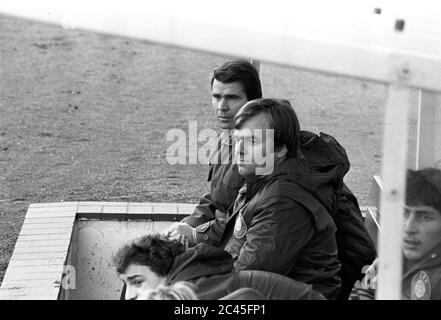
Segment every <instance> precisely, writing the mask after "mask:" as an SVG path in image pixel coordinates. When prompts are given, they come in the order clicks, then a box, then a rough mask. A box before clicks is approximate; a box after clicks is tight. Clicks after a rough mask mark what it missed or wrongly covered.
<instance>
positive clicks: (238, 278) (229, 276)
mask: <svg viewBox="0 0 441 320" xmlns="http://www.w3.org/2000/svg"><path fill="white" fill-rule="evenodd" d="M232 268H233V259H232V257H231V255H230V254H229V253H228V252H226V251H224V250H222V249H219V248H216V247H214V246H211V245H207V244H204V243H201V244H198V245H196V246H195V247H192V248H189V249H187V250H186V251H185V252H184V253H182V254H180V255H179V256H177V257H176V258H175V260H174V261H173V264H172V267H171V268H170V271H169V273H168V276H167V280H166V281H167V284H173V283H175V282H178V281H189V282H192V283H194V284H195V285H196V287H197V292H196V293H197V295H198V297H199V298H200V299H202V300H215V299H220V298H222V297H225V296H226V295H228V294H231V293H233V292H236V290H238V289H241V288H252V289H254V290H257V292H259V293H260V294H261V295H262V296H263V297H265V298H266V299H271V300H275V299H278V300H279V299H287V300H322V299H324V297H323V296H322V295H320V294H319V293H317V292H315V291H314V290H313V289H312V286H311V285H308V284H305V283H301V282H297V281H294V280H291V279H289V278H286V277H283V276H281V275H278V274H273V273H270V272H263V271H254V270H247V271H232Z"/></svg>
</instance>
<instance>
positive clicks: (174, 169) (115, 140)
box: [0, 16, 386, 282]
mask: <svg viewBox="0 0 441 320" xmlns="http://www.w3.org/2000/svg"><path fill="white" fill-rule="evenodd" d="M0 30H1V33H0V54H1V56H0V282H1V280H2V278H3V275H4V272H5V270H6V267H7V264H8V261H9V258H10V255H11V254H12V251H13V248H14V243H15V241H16V238H17V236H18V233H19V231H20V228H21V224H22V222H23V218H24V215H25V212H26V209H27V207H28V205H29V204H30V203H35V202H53V201H67V200H99V201H105V200H109V201H158V202H189V203H194V202H197V201H198V198H199V196H200V195H202V194H203V193H204V192H206V191H207V190H208V184H207V183H206V181H205V178H206V173H207V172H206V171H207V170H206V167H205V166H204V165H175V166H172V165H169V164H168V163H167V162H166V159H165V152H166V150H167V147H168V146H169V145H170V142H167V141H166V140H165V136H166V133H167V131H168V130H170V129H172V128H181V129H184V130H187V128H188V122H189V121H191V120H197V121H198V128H199V130H201V129H203V128H210V127H213V126H214V124H215V122H214V120H213V112H212V110H211V107H210V100H211V99H210V87H209V79H210V71H211V70H212V68H213V67H214V66H217V65H219V64H221V63H222V62H224V61H225V60H226V59H228V58H229V57H223V56H217V55H213V54H207V53H200V52H194V51H189V50H183V49H179V48H173V47H166V46H162V45H157V44H152V43H149V42H146V41H138V40H132V39H125V38H119V37H112V36H108V35H99V34H95V33H92V32H87V31H79V30H64V29H62V28H61V27H58V26H52V25H46V24H41V23H37V22H32V21H26V20H21V19H15V18H11V17H6V16H0ZM261 77H262V84H263V90H264V96H267V97H270V96H273V97H281V98H287V99H289V100H290V101H291V102H292V103H293V105H294V106H295V109H296V111H297V113H298V115H299V118H300V120H301V125H302V127H303V129H307V130H312V131H315V132H318V131H323V132H326V133H329V134H331V135H333V136H335V137H336V138H337V139H338V140H339V141H340V142H341V144H342V145H343V146H344V147H346V150H347V152H348V155H349V157H350V160H351V163H352V168H351V171H350V173H349V174H348V175H347V177H346V182H347V184H348V185H349V186H350V187H351V188H352V189H353V191H354V192H355V194H356V195H357V196H358V197H359V200H360V203H362V204H370V202H371V199H370V198H369V191H370V185H371V178H372V175H373V174H377V173H379V172H380V165H381V141H382V140H381V133H382V121H383V108H384V107H383V105H384V102H385V99H386V89H385V87H384V86H382V85H380V84H373V83H369V82H363V81H358V80H353V79H346V78H341V77H330V76H326V75H320V74H315V73H310V72H306V71H300V70H296V69H292V68H286V67H281V66H276V65H271V64H265V63H262V65H261Z"/></svg>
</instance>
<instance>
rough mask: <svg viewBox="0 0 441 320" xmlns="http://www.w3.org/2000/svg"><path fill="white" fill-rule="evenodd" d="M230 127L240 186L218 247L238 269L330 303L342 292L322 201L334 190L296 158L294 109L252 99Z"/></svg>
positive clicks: (332, 233)
mask: <svg viewBox="0 0 441 320" xmlns="http://www.w3.org/2000/svg"><path fill="white" fill-rule="evenodd" d="M234 129H235V130H234V139H235V140H236V141H235V155H234V156H235V160H236V162H237V167H238V172H239V174H240V175H241V176H242V177H244V178H245V183H244V185H243V186H242V188H241V189H240V191H239V195H238V197H237V199H236V201H235V202H234V204H233V206H232V208H231V211H230V212H229V215H228V218H227V220H226V225H225V228H224V231H223V234H222V237H221V241H220V247H221V248H224V249H225V250H226V251H228V252H229V253H230V254H231V255H232V256H233V259H234V269H235V270H264V271H270V272H274V273H278V274H282V275H285V276H288V277H290V278H292V279H295V280H297V281H302V282H306V283H308V284H312V285H313V287H314V289H316V290H317V291H319V292H320V293H322V294H323V295H324V296H325V297H326V298H328V299H335V298H336V297H337V295H338V293H339V290H340V277H339V276H338V272H339V270H340V263H339V262H338V259H337V254H338V252H337V244H336V238H335V231H336V226H335V223H334V221H333V218H332V216H331V214H330V213H329V212H328V211H327V208H326V206H324V205H323V204H322V203H321V202H320V201H319V198H321V199H332V196H333V189H332V187H331V186H330V184H329V183H326V181H325V180H324V176H323V175H322V174H320V173H319V172H318V171H316V170H314V169H313V168H312V167H311V166H310V165H309V164H308V163H307V161H306V160H305V158H304V157H303V156H302V155H301V153H299V137H300V125H299V122H298V119H297V115H296V114H295V112H294V110H293V108H292V107H291V105H290V103H289V102H288V101H286V100H279V99H256V100H252V101H250V102H248V103H247V104H245V105H244V106H243V107H242V108H241V109H240V110H239V112H238V113H237V114H236V116H235V117H234ZM319 193H320V196H319V195H318V194H319ZM329 201H331V200H329ZM329 206H330V205H329ZM175 235H177V234H176V233H175V231H172V232H171V236H172V237H173V236H175Z"/></svg>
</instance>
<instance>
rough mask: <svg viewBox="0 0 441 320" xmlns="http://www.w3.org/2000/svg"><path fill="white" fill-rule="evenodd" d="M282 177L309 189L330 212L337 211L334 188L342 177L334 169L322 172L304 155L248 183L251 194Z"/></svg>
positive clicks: (278, 165)
mask: <svg viewBox="0 0 441 320" xmlns="http://www.w3.org/2000/svg"><path fill="white" fill-rule="evenodd" d="M281 177H282V179H284V180H286V181H289V182H292V183H295V184H297V185H298V186H300V187H302V188H303V189H305V190H307V191H308V192H309V193H311V194H312V195H313V196H314V197H315V198H316V199H317V200H319V202H320V203H321V204H322V205H323V206H324V207H325V208H326V209H327V210H329V211H330V212H334V211H335V206H336V200H335V193H334V188H336V182H337V181H336V179H341V178H338V176H336V175H335V172H334V171H332V172H323V173H322V172H319V171H317V170H315V169H314V168H313V167H312V166H311V165H310V164H309V163H308V162H307V160H306V159H305V158H304V157H297V158H290V159H286V160H285V161H283V162H282V163H279V164H277V165H276V166H275V168H274V171H273V173H272V174H271V175H268V176H266V177H264V178H263V179H260V181H258V182H256V183H253V185H252V186H250V185H249V184H248V188H249V192H250V193H251V194H249V196H251V195H252V193H254V191H257V190H258V189H259V187H260V186H261V185H262V184H267V183H268V182H270V181H271V180H274V179H280V178H281ZM339 181H340V180H339ZM247 191H248V190H247Z"/></svg>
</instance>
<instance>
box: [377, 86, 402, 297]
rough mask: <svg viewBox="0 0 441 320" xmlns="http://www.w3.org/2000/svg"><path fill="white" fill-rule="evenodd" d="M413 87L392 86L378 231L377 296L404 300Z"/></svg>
mask: <svg viewBox="0 0 441 320" xmlns="http://www.w3.org/2000/svg"><path fill="white" fill-rule="evenodd" d="M409 109H410V89H409V88H406V87H403V86H394V85H390V86H389V88H388V99H387V103H386V116H385V122H384V127H385V130H384V136H383V137H384V138H383V159H384V160H383V168H382V177H383V190H382V193H381V206H380V208H381V209H380V214H381V220H380V226H381V230H382V231H381V232H380V234H379V250H378V252H379V274H378V277H379V278H378V289H377V292H376V298H377V299H380V300H384V299H387V300H389V299H391V300H399V299H401V278H402V270H401V266H402V256H401V255H402V253H401V244H402V226H403V205H404V200H405V170H406V158H407V136H408V113H409Z"/></svg>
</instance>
